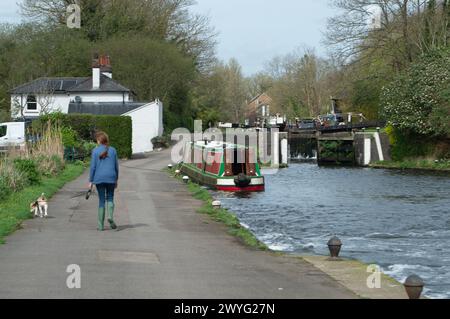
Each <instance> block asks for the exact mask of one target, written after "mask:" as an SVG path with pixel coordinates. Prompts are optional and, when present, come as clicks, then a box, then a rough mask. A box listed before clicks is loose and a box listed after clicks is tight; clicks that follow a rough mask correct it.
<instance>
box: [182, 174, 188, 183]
mask: <svg viewBox="0 0 450 319" xmlns="http://www.w3.org/2000/svg"><path fill="white" fill-rule="evenodd" d="M183 182H185V183H186V184H187V183H189V176H183Z"/></svg>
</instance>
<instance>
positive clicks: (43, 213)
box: [30, 193, 48, 218]
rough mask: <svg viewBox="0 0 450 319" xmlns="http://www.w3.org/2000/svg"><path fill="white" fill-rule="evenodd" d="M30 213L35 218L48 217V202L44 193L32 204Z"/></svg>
mask: <svg viewBox="0 0 450 319" xmlns="http://www.w3.org/2000/svg"><path fill="white" fill-rule="evenodd" d="M30 212H32V213H34V217H41V218H44V217H48V202H47V198H46V197H45V194H44V193H42V195H41V196H40V197H39V198H38V199H37V200H36V201H35V202H33V203H31V204H30Z"/></svg>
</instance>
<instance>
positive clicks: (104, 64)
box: [99, 55, 112, 79]
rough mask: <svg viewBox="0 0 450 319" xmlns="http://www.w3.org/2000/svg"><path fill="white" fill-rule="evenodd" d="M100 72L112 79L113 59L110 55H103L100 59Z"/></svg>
mask: <svg viewBox="0 0 450 319" xmlns="http://www.w3.org/2000/svg"><path fill="white" fill-rule="evenodd" d="M99 64H100V72H101V73H102V74H103V75H105V76H107V77H109V78H110V79H112V67H111V59H110V57H109V56H108V55H101V56H100V59H99Z"/></svg>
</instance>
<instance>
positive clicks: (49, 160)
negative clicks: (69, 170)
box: [36, 155, 65, 177]
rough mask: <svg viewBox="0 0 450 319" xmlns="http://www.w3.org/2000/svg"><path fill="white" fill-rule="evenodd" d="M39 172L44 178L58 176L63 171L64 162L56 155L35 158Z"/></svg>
mask: <svg viewBox="0 0 450 319" xmlns="http://www.w3.org/2000/svg"><path fill="white" fill-rule="evenodd" d="M36 164H37V167H38V169H39V171H41V172H42V174H43V175H44V176H46V177H52V176H55V175H58V174H59V173H60V172H61V171H62V170H63V169H64V166H65V165H64V161H63V160H62V159H61V157H59V156H57V155H53V156H43V155H41V156H39V157H36Z"/></svg>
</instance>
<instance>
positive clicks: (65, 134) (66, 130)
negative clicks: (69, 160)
mask: <svg viewBox="0 0 450 319" xmlns="http://www.w3.org/2000/svg"><path fill="white" fill-rule="evenodd" d="M61 134H62V142H63V145H64V147H78V146H79V145H80V141H79V138H78V134H77V132H76V131H74V130H73V129H72V128H71V127H63V128H61Z"/></svg>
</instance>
